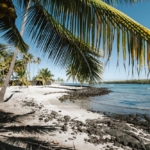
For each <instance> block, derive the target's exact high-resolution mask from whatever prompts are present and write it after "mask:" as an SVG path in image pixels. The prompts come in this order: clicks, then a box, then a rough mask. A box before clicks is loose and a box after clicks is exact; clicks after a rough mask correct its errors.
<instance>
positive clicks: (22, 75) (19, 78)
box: [16, 68, 30, 87]
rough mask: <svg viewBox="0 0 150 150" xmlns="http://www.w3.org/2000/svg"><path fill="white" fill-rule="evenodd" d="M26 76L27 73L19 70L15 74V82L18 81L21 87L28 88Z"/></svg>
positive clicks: (28, 83)
mask: <svg viewBox="0 0 150 150" xmlns="http://www.w3.org/2000/svg"><path fill="white" fill-rule="evenodd" d="M28 75H29V73H27V72H26V71H25V70H24V69H23V68H21V69H20V70H18V72H17V76H16V80H17V81H19V82H20V83H21V85H25V86H27V87H28V86H29V85H30V82H29V81H28Z"/></svg>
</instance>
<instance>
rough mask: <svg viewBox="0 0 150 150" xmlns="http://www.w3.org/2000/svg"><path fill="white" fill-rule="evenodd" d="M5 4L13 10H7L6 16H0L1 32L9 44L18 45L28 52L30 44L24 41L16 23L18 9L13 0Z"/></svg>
mask: <svg viewBox="0 0 150 150" xmlns="http://www.w3.org/2000/svg"><path fill="white" fill-rule="evenodd" d="M4 4H5V5H6V6H7V7H8V9H11V12H10V13H9V11H7V12H6V13H5V15H4V17H1V18H0V32H1V33H2V38H4V40H6V41H7V42H8V43H9V44H11V45H13V46H15V47H17V48H18V49H19V50H20V51H24V52H26V51H27V50H28V48H29V47H28V45H27V44H26V43H25V42H24V41H23V39H22V37H21V35H20V33H19V31H18V29H17V28H16V25H15V20H16V17H17V15H16V11H15V8H14V6H13V3H12V2H11V1H9V2H6V3H5V2H4Z"/></svg>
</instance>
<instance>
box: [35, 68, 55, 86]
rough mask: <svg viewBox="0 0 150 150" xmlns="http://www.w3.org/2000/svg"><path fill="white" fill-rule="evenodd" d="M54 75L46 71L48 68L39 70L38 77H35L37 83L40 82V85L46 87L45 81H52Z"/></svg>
mask: <svg viewBox="0 0 150 150" xmlns="http://www.w3.org/2000/svg"><path fill="white" fill-rule="evenodd" d="M53 76H54V75H53V74H51V72H50V71H49V70H48V68H45V69H41V70H40V71H39V73H38V75H37V76H36V77H35V79H36V80H37V81H42V84H43V85H45V87H46V81H54V80H53V79H52V77H53Z"/></svg>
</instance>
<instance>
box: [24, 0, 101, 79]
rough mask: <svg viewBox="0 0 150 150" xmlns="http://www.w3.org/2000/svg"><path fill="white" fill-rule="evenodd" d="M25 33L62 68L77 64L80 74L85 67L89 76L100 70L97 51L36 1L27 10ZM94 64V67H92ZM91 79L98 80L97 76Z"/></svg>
mask: <svg viewBox="0 0 150 150" xmlns="http://www.w3.org/2000/svg"><path fill="white" fill-rule="evenodd" d="M26 31H27V34H28V35H29V36H31V37H32V39H33V40H34V41H35V42H37V43H38V47H39V48H40V49H41V50H42V51H43V52H44V53H46V54H47V55H48V58H50V59H51V60H52V61H54V63H55V64H59V65H62V66H64V67H65V66H68V65H70V64H72V63H73V64H78V65H77V66H78V67H77V68H76V69H77V70H79V66H81V65H82V67H81V68H82V72H83V71H84V70H85V69H83V67H84V66H87V67H86V69H87V70H86V74H88V75H90V76H92V75H94V74H95V75H96V72H98V71H99V70H100V69H101V64H100V65H99V63H100V62H99V61H98V57H99V53H98V52H97V51H98V50H97V49H96V48H94V47H92V46H90V45H89V44H86V43H84V42H83V41H82V40H81V39H79V38H77V37H76V36H74V35H73V34H72V33H71V32H69V31H68V30H67V29H66V28H64V27H63V26H62V25H61V24H59V23H58V22H57V21H56V20H55V19H54V18H53V17H52V16H51V15H50V14H49V13H48V12H47V11H46V10H45V9H44V8H43V7H42V6H41V5H39V3H37V1H35V5H34V6H32V7H31V8H30V9H29V17H28V20H27V30H26ZM37 31H40V32H37ZM90 59H91V60H90ZM90 63H92V64H90ZM79 64H80V65H79ZM94 64H95V65H96V67H92V66H94ZM96 69H97V70H96ZM94 72H95V73H94ZM92 73H93V74H92ZM91 78H92V77H91ZM93 79H98V76H97V77H94V78H93ZM93 79H92V81H93ZM99 80H100V79H99Z"/></svg>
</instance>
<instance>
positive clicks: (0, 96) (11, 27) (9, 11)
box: [0, 0, 30, 102]
mask: <svg viewBox="0 0 150 150" xmlns="http://www.w3.org/2000/svg"><path fill="white" fill-rule="evenodd" d="M0 4H1V5H0V8H1V9H0V10H1V11H0V29H1V31H4V34H3V37H4V39H5V40H7V42H8V43H10V44H13V45H14V46H15V48H16V49H15V51H14V55H13V58H12V61H11V64H10V67H9V71H8V74H7V76H6V79H5V82H4V84H3V86H2V88H1V91H0V102H3V101H4V95H5V92H6V89H7V86H8V84H9V81H10V78H11V75H12V72H13V68H14V65H15V61H16V58H17V54H18V50H20V51H21V52H27V50H28V45H26V43H25V42H24V41H23V39H22V37H21V36H22V35H23V31H24V25H25V24H26V18H27V17H26V16H25V18H24V19H23V25H22V28H21V31H20V34H19V32H18V29H17V28H16V25H15V20H16V17H17V15H16V11H15V8H14V5H13V3H12V1H11V0H8V1H5V2H1V3H0ZM29 4H30V1H29ZM28 6H29V5H28ZM28 6H27V9H26V14H27V11H28Z"/></svg>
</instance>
